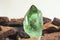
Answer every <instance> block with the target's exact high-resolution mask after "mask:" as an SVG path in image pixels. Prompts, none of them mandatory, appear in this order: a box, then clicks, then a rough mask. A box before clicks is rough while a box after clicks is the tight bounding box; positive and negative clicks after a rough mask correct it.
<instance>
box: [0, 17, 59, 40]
mask: <svg viewBox="0 0 60 40" xmlns="http://www.w3.org/2000/svg"><path fill="white" fill-rule="evenodd" d="M23 20H24V18H18V19H15V18H13V19H10V20H9V18H8V17H0V40H37V39H36V38H30V36H29V35H28V34H27V33H25V32H24V29H23ZM43 23H44V25H43V27H42V28H43V30H42V31H43V33H42V38H41V40H60V19H59V18H56V17H55V18H54V19H53V21H52V20H51V19H49V18H46V17H43Z"/></svg>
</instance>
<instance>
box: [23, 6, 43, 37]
mask: <svg viewBox="0 0 60 40" xmlns="http://www.w3.org/2000/svg"><path fill="white" fill-rule="evenodd" d="M23 26H24V31H25V32H26V33H27V34H28V35H29V36H30V37H31V38H34V37H36V38H37V37H40V36H41V35H42V26H43V19H42V13H41V11H39V10H38V9H37V8H36V7H35V6H34V5H32V6H31V8H30V9H29V10H28V12H27V13H26V15H25V17H24V22H23Z"/></svg>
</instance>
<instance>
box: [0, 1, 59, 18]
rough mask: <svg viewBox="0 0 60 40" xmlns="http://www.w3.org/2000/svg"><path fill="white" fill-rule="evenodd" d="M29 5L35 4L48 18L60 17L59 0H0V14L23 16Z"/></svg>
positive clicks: (15, 16)
mask: <svg viewBox="0 0 60 40" xmlns="http://www.w3.org/2000/svg"><path fill="white" fill-rule="evenodd" d="M31 5H35V6H36V7H37V8H38V9H39V10H41V11H42V13H43V16H45V17H48V18H54V17H57V18H60V0H0V16H8V17H9V18H21V17H24V15H25V14H26V12H27V10H28V9H29V8H30V6H31Z"/></svg>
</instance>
